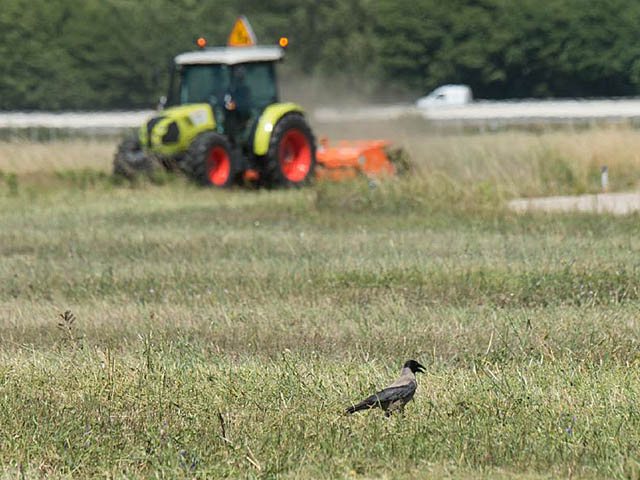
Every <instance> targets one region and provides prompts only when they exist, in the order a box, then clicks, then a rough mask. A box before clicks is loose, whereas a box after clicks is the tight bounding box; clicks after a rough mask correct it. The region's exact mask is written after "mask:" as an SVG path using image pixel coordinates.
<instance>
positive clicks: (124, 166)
mask: <svg viewBox="0 0 640 480" xmlns="http://www.w3.org/2000/svg"><path fill="white" fill-rule="evenodd" d="M159 166H160V165H159V163H158V161H157V160H156V159H155V158H153V157H150V156H148V155H146V154H145V153H144V152H143V151H142V147H141V145H140V140H139V139H138V137H133V136H132V137H128V138H125V139H124V140H123V141H122V142H121V143H120V145H119V146H118V150H117V152H116V155H115V157H114V158H113V174H114V175H116V176H121V177H125V178H128V179H129V180H134V179H135V178H136V177H137V176H138V174H141V173H142V174H144V175H147V176H150V175H151V174H152V173H153V171H154V170H156V169H157V168H159Z"/></svg>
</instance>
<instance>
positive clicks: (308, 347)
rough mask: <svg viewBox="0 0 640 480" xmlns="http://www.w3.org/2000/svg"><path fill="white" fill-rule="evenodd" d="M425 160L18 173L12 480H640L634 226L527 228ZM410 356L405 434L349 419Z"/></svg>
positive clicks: (0, 426) (8, 348)
mask: <svg viewBox="0 0 640 480" xmlns="http://www.w3.org/2000/svg"><path fill="white" fill-rule="evenodd" d="M469 141H475V140H469ZM478 141H485V139H478ZM473 161H478V162H480V161H481V162H485V163H490V160H489V159H487V158H483V159H476V158H475V157H473V159H472V161H471V163H473ZM425 165H427V166H428V165H431V167H429V168H433V169H434V170H433V171H434V172H435V173H436V174H435V175H424V174H423V173H422V174H419V175H416V176H415V177H414V178H411V179H405V180H401V181H393V182H389V183H382V184H378V185H377V186H375V187H373V188H372V187H370V186H368V185H367V183H366V182H362V183H355V184H347V185H326V184H325V185H318V186H314V187H313V188H308V189H303V190H299V191H244V190H238V191H230V192H219V191H212V190H202V189H197V188H194V187H192V186H190V185H188V184H186V183H185V182H183V181H182V180H180V179H171V178H169V179H168V180H167V184H166V185H163V186H156V185H151V184H145V183H142V184H140V185H138V186H137V187H135V188H132V187H130V186H127V185H118V184H117V183H114V182H112V181H111V179H110V178H109V177H108V176H105V175H104V174H103V173H101V171H99V170H98V171H93V172H92V171H91V170H86V169H85V170H80V169H75V170H74V169H70V170H64V169H59V170H54V171H53V173H51V172H49V173H47V174H46V175H45V174H42V175H40V176H39V175H35V176H34V174H33V173H32V172H30V171H29V172H28V174H24V175H23V174H20V175H19V176H18V177H17V179H16V178H14V179H13V180H12V182H13V183H12V185H13V186H11V187H9V185H7V184H6V183H4V184H3V183H2V180H1V179H0V225H1V226H2V228H1V229H0V432H2V435H1V436H0V464H1V465H2V467H0V476H6V477H15V478H20V477H21V475H23V476H25V477H27V478H32V477H36V476H42V475H50V476H52V477H56V478H57V477H67V478H71V477H74V478H75V477H79V478H83V477H90V476H93V477H101V478H102V477H108V478H120V477H127V478H131V477H133V478H139V477H165V478H176V477H177V478H181V477H185V478H193V477H195V478H221V477H249V478H308V477H319V478H341V477H342V478H379V477H382V478H425V477H426V478H443V477H453V478H461V477H463V478H557V477H574V478H575V477H579V478H611V477H615V478H637V477H638V475H639V472H640V446H639V445H640V414H639V413H638V412H639V411H638V405H639V404H640V374H639V373H638V362H639V360H640V358H639V357H640V343H639V342H640V315H639V313H640V308H639V307H640V298H639V297H640V261H639V260H638V250H640V240H639V238H640V237H639V236H638V232H639V230H640V227H638V225H639V223H638V216H636V215H631V216H626V217H610V216H592V215H537V214H536V215H524V216H517V215H514V214H512V213H510V212H508V211H506V210H505V209H504V208H503V200H504V198H508V196H509V193H508V192H510V191H512V185H514V184H515V183H514V182H515V181H514V180H513V178H511V179H509V177H504V176H500V175H493V176H492V175H489V176H487V177H485V178H484V179H483V181H482V182H480V183H479V184H475V185H474V184H473V182H468V181H467V180H466V179H465V178H466V177H465V176H466V175H467V173H465V172H464V171H460V172H459V174H456V173H455V172H453V171H450V170H449V169H448V168H445V167H442V166H438V165H437V164H436V163H426V164H425ZM425 165H423V168H426V167H425ZM498 170H500V169H498V168H497V167H496V169H495V171H498ZM55 172H57V173H55ZM554 178H560V179H561V180H560V182H564V183H563V184H558V185H554V186H553V187H549V188H553V189H556V190H559V191H562V189H568V190H570V189H571V188H573V187H571V186H568V185H567V182H572V181H573V180H571V179H572V178H573V179H575V178H577V177H576V176H575V175H574V176H571V175H566V176H564V177H562V176H558V177H554ZM562 179H564V180H562ZM554 181H555V180H554ZM540 185H542V183H540ZM536 188H537V187H536ZM545 188H547V187H545ZM538 191H541V190H538ZM65 311H71V312H72V313H73V315H75V320H74V321H70V319H69V317H66V319H65V318H63V317H62V316H61V314H63V312H65ZM409 358H415V359H417V360H419V361H420V362H421V363H423V364H424V365H426V366H427V373H426V374H424V375H422V376H420V377H419V388H418V392H417V394H416V397H415V401H414V402H412V403H411V404H409V405H408V406H407V409H406V412H405V415H404V416H394V417H391V418H385V417H384V415H380V414H379V412H376V411H372V412H365V413H362V414H360V415H354V416H349V417H348V416H345V415H343V410H344V408H345V407H346V406H347V405H348V404H349V403H350V402H353V401H357V400H359V399H361V398H362V397H363V396H365V395H368V394H369V393H371V392H372V391H373V390H374V389H376V388H378V387H382V386H384V385H385V384H386V383H388V382H389V381H391V380H392V379H393V378H394V376H395V375H397V372H398V370H399V367H400V366H401V364H402V363H403V362H404V361H405V360H407V359H409Z"/></svg>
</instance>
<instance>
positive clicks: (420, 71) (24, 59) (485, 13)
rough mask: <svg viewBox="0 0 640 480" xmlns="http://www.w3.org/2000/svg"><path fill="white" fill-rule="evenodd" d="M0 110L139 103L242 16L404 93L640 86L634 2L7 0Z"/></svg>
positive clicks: (529, 92)
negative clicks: (179, 61) (181, 60)
mask: <svg viewBox="0 0 640 480" xmlns="http://www.w3.org/2000/svg"><path fill="white" fill-rule="evenodd" d="M2 4H3V5H2V8H1V9H0V109H1V110H15V109H36V110H37V109H43V110H68V109H130V108H148V107H149V106H151V105H153V104H154V102H155V100H156V99H157V98H158V96H159V95H160V94H162V93H164V91H165V90H166V84H167V77H168V69H169V66H170V63H171V59H172V58H173V56H174V55H176V54H178V53H180V52H182V51H187V50H191V49H193V46H194V39H195V38H196V37H197V36H198V35H204V36H206V37H207V38H208V39H209V43H210V44H224V42H225V41H226V37H227V35H228V33H229V30H230V28H231V26H232V25H233V22H234V19H235V18H236V17H237V16H238V15H240V14H245V15H247V16H248V18H249V19H250V21H251V23H252V25H253V28H254V30H255V32H256V35H257V37H258V39H259V41H260V43H275V42H276V41H277V39H278V38H279V37H280V36H281V35H287V36H288V37H289V39H290V47H289V52H288V54H287V63H286V68H285V70H286V72H290V73H291V72H293V73H299V74H303V75H308V76H327V77H336V78H342V79H346V80H347V81H348V83H349V84H350V85H352V86H353V88H358V87H359V86H361V85H366V89H367V91H368V92H370V93H371V94H384V93H385V92H395V93H401V94H406V95H407V96H408V97H409V96H411V95H417V94H422V93H425V92H427V91H429V90H431V89H433V88H435V87H436V86H438V85H441V84H444V83H466V84H469V85H470V86H471V87H472V89H473V91H474V94H475V96H476V97H480V98H494V99H500V98H522V97H538V98H545V97H576V96H579V97H585V96H588V97H591V96H621V95H636V94H638V92H639V91H640V42H638V41H637V39H638V35H637V32H638V30H640V27H639V26H638V25H640V3H638V2H636V1H635V0H608V1H607V2H602V1H601V0H518V1H513V0H450V1H447V2H442V1H441V0H412V1H411V2H406V1H403V0H321V1H318V0H269V1H268V2H265V1H263V0H235V1H233V0H145V1H144V2H140V1H138V0H3V2H2Z"/></svg>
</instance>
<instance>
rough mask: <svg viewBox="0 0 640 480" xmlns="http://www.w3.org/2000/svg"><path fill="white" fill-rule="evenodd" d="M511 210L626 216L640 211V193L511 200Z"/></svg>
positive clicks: (519, 211)
mask: <svg viewBox="0 0 640 480" xmlns="http://www.w3.org/2000/svg"><path fill="white" fill-rule="evenodd" d="M509 208H510V209H512V210H514V211H516V212H518V213H524V212H526V211H531V210H538V211H545V212H585V213H612V214H614V215H626V214H628V213H632V212H637V211H639V210H640V193H600V194H595V195H578V196H567V197H544V198H519V199H516V200H511V201H510V202H509Z"/></svg>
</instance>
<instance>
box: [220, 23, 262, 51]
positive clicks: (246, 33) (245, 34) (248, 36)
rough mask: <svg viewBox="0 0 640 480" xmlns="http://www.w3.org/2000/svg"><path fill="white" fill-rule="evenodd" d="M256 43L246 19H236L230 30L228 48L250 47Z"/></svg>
mask: <svg viewBox="0 0 640 480" xmlns="http://www.w3.org/2000/svg"><path fill="white" fill-rule="evenodd" d="M256 43H257V41H256V35H255V33H253V28H251V24H250V23H249V20H247V17H245V16H244V15H243V16H241V17H238V19H237V20H236V23H235V25H234V26H233V29H231V33H230V34H229V39H228V40H227V44H228V45H229V46H230V47H250V46H252V45H255V44H256Z"/></svg>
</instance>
